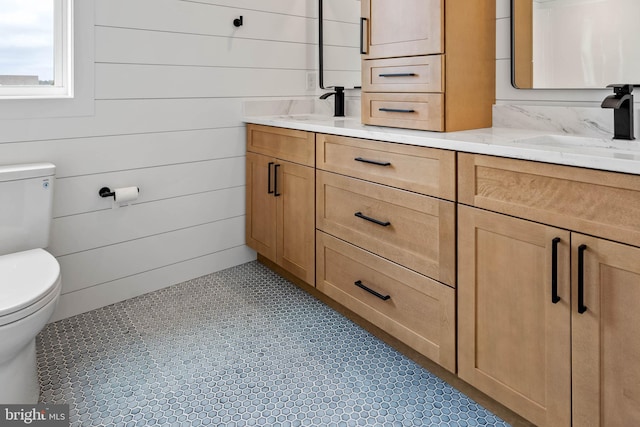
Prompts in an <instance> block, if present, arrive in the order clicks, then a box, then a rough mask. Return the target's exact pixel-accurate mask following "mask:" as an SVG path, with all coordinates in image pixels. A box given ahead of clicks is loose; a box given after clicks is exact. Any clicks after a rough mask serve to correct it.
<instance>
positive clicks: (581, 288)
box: [578, 245, 587, 314]
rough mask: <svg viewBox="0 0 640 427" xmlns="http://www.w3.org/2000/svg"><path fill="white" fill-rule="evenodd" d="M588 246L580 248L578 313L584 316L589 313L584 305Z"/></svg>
mask: <svg viewBox="0 0 640 427" xmlns="http://www.w3.org/2000/svg"><path fill="white" fill-rule="evenodd" d="M586 250H587V245H580V246H578V313H580V314H582V313H584V312H585V311H587V306H586V305H584V251H586Z"/></svg>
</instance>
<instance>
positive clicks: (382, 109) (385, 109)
mask: <svg viewBox="0 0 640 427" xmlns="http://www.w3.org/2000/svg"><path fill="white" fill-rule="evenodd" d="M378 111H382V112H384V113H415V112H416V110H401V109H399V108H378Z"/></svg>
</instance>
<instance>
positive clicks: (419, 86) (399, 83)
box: [362, 55, 444, 92]
mask: <svg viewBox="0 0 640 427" xmlns="http://www.w3.org/2000/svg"><path fill="white" fill-rule="evenodd" d="M443 63H444V56H443V55H434V56H417V57H408V58H393V59H377V60H371V61H363V62H362V90H363V91H365V92H444V80H443V77H442V70H443Z"/></svg>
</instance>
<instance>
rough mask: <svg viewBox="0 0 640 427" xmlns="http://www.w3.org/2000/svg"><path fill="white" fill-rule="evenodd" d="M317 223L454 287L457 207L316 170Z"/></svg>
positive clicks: (344, 237) (327, 229) (437, 200)
mask: <svg viewBox="0 0 640 427" xmlns="http://www.w3.org/2000/svg"><path fill="white" fill-rule="evenodd" d="M316 195H317V202H316V215H317V217H316V226H317V227H318V228H319V229H321V230H323V231H325V232H326V233H329V234H332V235H334V236H337V237H339V238H341V239H343V240H347V241H349V242H351V243H353V244H355V245H356V246H359V247H362V248H364V249H366V250H369V251H371V252H374V253H376V254H378V255H380V256H382V257H385V258H388V259H390V260H392V261H394V262H397V263H399V264H401V265H404V266H405V267H408V268H410V269H412V270H415V271H417V272H419V273H422V274H424V275H426V276H429V277H431V278H434V279H436V280H439V281H440V282H443V283H446V284H448V285H450V286H455V277H456V273H455V259H456V254H455V247H456V246H455V205H454V203H452V202H448V201H444V200H440V199H435V198H432V197H428V196H423V195H420V194H417V193H411V192H408V191H403V190H399V189H396V188H390V187H386V186H383V185H380V184H373V183H370V182H366V181H362V180H359V179H355V178H349V177H345V176H342V175H337V174H334V173H329V172H324V171H318V172H317V174H316Z"/></svg>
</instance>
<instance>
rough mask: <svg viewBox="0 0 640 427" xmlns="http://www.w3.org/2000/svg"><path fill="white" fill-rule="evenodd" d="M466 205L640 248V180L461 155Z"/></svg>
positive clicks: (461, 188) (462, 200) (461, 197)
mask: <svg viewBox="0 0 640 427" xmlns="http://www.w3.org/2000/svg"><path fill="white" fill-rule="evenodd" d="M458 168H459V190H458V197H459V200H460V203H464V204H468V205H472V206H477V207H480V208H484V209H489V210H492V211H496V212H502V213H505V214H508V215H514V216H517V217H520V218H526V219H530V220H533V221H539V222H542V223H545V224H550V225H554V226H557V227H564V228H567V229H570V230H576V231H580V232H583V233H588V234H592V235H595V236H600V237H605V238H608V239H611V240H616V241H620V242H624V243H629V244H632V245H636V246H640V221H638V218H640V176H639V175H628V174H623V173H615V172H605V171H598V170H591V169H583V168H576V167H568V166H561V165H552V164H545V163H538V162H530V161H525V160H514V159H505V158H499V157H491V156H482V155H475V154H465V153H460V154H459V155H458Z"/></svg>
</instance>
